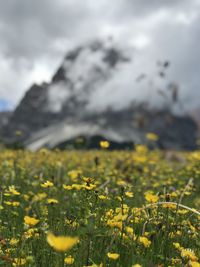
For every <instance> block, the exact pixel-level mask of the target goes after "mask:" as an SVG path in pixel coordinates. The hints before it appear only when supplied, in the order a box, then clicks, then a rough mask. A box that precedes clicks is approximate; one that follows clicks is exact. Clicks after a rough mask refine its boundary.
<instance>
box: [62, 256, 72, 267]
mask: <svg viewBox="0 0 200 267" xmlns="http://www.w3.org/2000/svg"><path fill="white" fill-rule="evenodd" d="M64 262H65V263H66V264H67V265H72V264H73V263H74V258H73V257H72V256H71V255H69V256H67V257H66V258H65V260H64Z"/></svg>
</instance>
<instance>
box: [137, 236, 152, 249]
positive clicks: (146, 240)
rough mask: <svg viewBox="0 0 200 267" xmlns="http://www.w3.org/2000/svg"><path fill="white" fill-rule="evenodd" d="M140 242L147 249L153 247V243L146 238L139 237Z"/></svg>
mask: <svg viewBox="0 0 200 267" xmlns="http://www.w3.org/2000/svg"><path fill="white" fill-rule="evenodd" d="M139 242H140V243H141V244H142V245H143V246H144V247H145V248H148V247H150V245H151V241H150V240H149V239H148V238H147V237H145V236H140V237H139Z"/></svg>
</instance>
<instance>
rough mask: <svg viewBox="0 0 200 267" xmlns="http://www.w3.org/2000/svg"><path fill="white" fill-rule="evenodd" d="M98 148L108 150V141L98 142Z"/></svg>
mask: <svg viewBox="0 0 200 267" xmlns="http://www.w3.org/2000/svg"><path fill="white" fill-rule="evenodd" d="M99 144H100V147H101V148H109V146H110V143H109V142H108V141H100V143H99Z"/></svg>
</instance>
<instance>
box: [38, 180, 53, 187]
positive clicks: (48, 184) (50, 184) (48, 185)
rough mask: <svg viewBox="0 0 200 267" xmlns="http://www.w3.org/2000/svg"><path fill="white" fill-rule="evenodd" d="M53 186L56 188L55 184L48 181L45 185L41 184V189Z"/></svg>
mask: <svg viewBox="0 0 200 267" xmlns="http://www.w3.org/2000/svg"><path fill="white" fill-rule="evenodd" d="M52 186H54V184H53V183H52V182H50V181H46V182H44V183H43V184H41V187H43V188H47V187H52Z"/></svg>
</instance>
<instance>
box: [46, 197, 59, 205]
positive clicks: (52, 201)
mask: <svg viewBox="0 0 200 267" xmlns="http://www.w3.org/2000/svg"><path fill="white" fill-rule="evenodd" d="M47 203H48V204H57V203H58V200H57V199H55V198H48V199H47Z"/></svg>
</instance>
